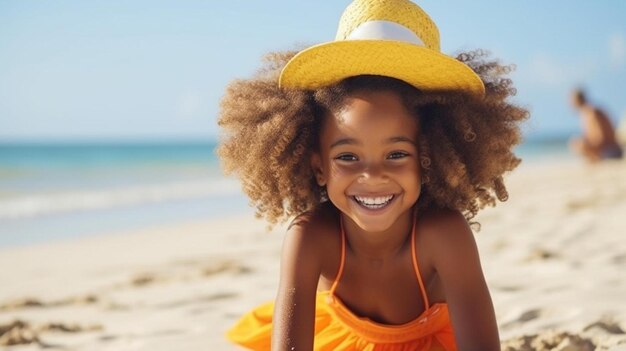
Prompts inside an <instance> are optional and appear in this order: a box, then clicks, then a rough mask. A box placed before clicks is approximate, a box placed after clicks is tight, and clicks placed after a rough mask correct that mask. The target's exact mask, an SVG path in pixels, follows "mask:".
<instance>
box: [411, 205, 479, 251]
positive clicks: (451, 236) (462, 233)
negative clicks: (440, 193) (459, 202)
mask: <svg viewBox="0 0 626 351" xmlns="http://www.w3.org/2000/svg"><path fill="white" fill-rule="evenodd" d="M418 223H419V228H418V229H419V232H420V235H421V236H423V241H424V242H425V243H426V244H427V245H428V248H429V249H430V250H440V249H441V250H449V249H453V250H455V251H456V250H459V249H460V250H462V249H463V247H466V246H467V245H473V244H475V240H474V234H473V233H472V230H471V229H470V227H469V224H468V223H467V220H466V219H465V217H464V216H463V214H461V212H459V211H455V210H449V209H433V210H428V211H425V212H424V213H423V214H421V215H420V217H419V219H418Z"/></svg>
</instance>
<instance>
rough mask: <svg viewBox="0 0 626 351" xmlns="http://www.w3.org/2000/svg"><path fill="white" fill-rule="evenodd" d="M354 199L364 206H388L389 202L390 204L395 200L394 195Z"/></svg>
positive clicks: (356, 197)
mask: <svg viewBox="0 0 626 351" xmlns="http://www.w3.org/2000/svg"><path fill="white" fill-rule="evenodd" d="M354 198H355V199H356V200H357V201H358V202H360V203H361V204H363V205H368V206H380V205H385V204H387V202H389V201H390V200H391V199H392V198H393V195H387V196H377V197H363V196H355V197H354Z"/></svg>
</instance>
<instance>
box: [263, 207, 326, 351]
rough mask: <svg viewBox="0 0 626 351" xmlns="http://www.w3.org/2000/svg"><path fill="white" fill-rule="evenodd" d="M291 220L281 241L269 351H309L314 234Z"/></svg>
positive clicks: (316, 270) (316, 263)
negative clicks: (278, 281)
mask: <svg viewBox="0 0 626 351" xmlns="http://www.w3.org/2000/svg"><path fill="white" fill-rule="evenodd" d="M311 227H312V226H311V225H310V223H308V222H307V221H306V220H302V221H299V220H298V219H296V220H294V223H292V225H291V226H290V227H289V229H288V230H287V234H286V235H285V239H284V242H283V248H282V256H281V263H280V266H281V268H280V283H279V286H278V295H277V297H276V302H275V305H274V316H273V318H272V320H273V326H272V327H273V330H272V350H276V351H280V350H297V351H300V350H303V351H306V350H313V333H314V329H315V294H316V290H317V282H318V280H319V276H320V271H321V265H320V258H319V254H318V251H317V249H316V248H317V245H316V241H315V239H316V235H315V234H316V233H314V232H313V230H312V229H311Z"/></svg>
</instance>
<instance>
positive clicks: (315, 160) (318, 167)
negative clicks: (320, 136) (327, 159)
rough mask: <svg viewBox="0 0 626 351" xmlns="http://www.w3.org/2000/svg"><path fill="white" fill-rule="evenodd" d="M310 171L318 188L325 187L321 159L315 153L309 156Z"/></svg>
mask: <svg viewBox="0 0 626 351" xmlns="http://www.w3.org/2000/svg"><path fill="white" fill-rule="evenodd" d="M311 169H312V170H313V174H314V175H315V180H316V181H317V184H318V185H319V186H324V185H326V175H325V174H324V167H323V166H322V157H321V156H320V154H319V153H317V152H314V153H312V154H311Z"/></svg>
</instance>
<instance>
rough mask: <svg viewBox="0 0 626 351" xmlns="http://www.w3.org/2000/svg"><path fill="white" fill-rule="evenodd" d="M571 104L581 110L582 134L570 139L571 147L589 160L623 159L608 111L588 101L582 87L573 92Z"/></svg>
mask: <svg viewBox="0 0 626 351" xmlns="http://www.w3.org/2000/svg"><path fill="white" fill-rule="evenodd" d="M571 104H572V106H573V107H574V108H575V109H576V110H577V111H578V112H579V116H580V120H581V126H582V136H579V137H573V138H572V139H571V140H570V148H571V149H572V150H573V151H574V152H575V153H577V154H579V155H582V156H583V157H584V158H585V159H586V160H587V161H589V162H597V161H600V160H604V159H621V158H622V156H623V154H624V152H623V150H622V147H621V146H620V144H619V143H618V142H617V138H616V136H615V129H614V128H613V125H612V124H611V120H610V119H609V118H608V117H607V115H606V113H605V112H604V111H602V110H601V109H600V108H598V107H596V106H594V105H592V104H591V103H589V102H588V101H587V98H586V96H585V93H584V92H583V91H582V90H581V89H575V90H574V91H573V92H572V94H571Z"/></svg>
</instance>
